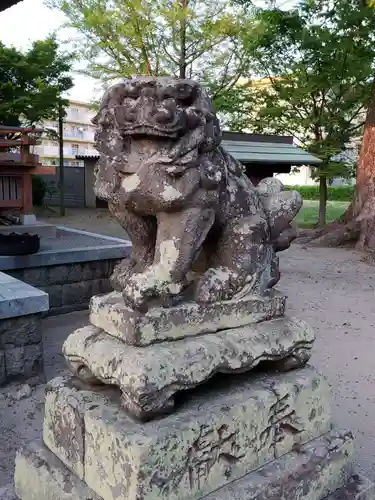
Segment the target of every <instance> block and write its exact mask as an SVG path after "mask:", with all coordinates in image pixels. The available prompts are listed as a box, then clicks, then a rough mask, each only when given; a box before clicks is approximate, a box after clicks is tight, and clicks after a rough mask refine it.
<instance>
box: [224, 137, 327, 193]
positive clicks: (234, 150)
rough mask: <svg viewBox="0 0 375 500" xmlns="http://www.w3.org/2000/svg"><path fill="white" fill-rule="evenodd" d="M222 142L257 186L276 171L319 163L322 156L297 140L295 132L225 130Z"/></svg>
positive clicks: (281, 171)
mask: <svg viewBox="0 0 375 500" xmlns="http://www.w3.org/2000/svg"><path fill="white" fill-rule="evenodd" d="M221 144H222V146H223V147H224V148H225V149H226V150H227V151H228V153H230V154H231V155H232V156H233V157H234V158H236V160H239V161H240V162H241V163H242V164H243V165H244V167H245V168H246V175H247V176H248V177H249V179H250V180H251V182H252V183H253V184H254V185H255V186H256V185H257V184H258V183H259V182H260V181H261V180H262V179H265V178H266V177H273V176H274V175H275V174H289V173H290V172H291V170H292V167H299V166H304V165H305V166H317V165H319V163H321V160H320V159H319V158H317V157H316V156H313V155H312V154H310V153H308V152H307V151H304V150H303V149H301V148H299V147H297V146H295V145H294V144H293V137H292V136H280V135H265V134H264V135H262V134H247V133H243V132H229V131H224V132H223V140H222V143H221Z"/></svg>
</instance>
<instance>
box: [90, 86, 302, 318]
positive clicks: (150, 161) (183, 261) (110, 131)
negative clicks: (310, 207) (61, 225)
mask: <svg viewBox="0 0 375 500" xmlns="http://www.w3.org/2000/svg"><path fill="white" fill-rule="evenodd" d="M93 122H94V123H95V124H96V125H97V132H96V147H97V149H98V150H99V152H100V155H101V156H100V160H99V163H98V165H97V169H96V183H95V192H96V195H97V196H98V197H99V198H102V199H104V200H107V201H108V204H109V209H110V211H111V213H112V215H113V216H114V217H115V218H116V219H117V221H118V222H119V223H120V224H121V226H122V227H123V228H124V230H125V231H126V233H127V234H128V236H129V237H130V239H131V241H132V244H133V251H132V256H131V258H130V259H128V260H126V261H124V262H122V263H121V264H120V265H119V266H118V267H117V268H116V269H115V272H114V274H113V276H112V284H113V286H114V288H115V289H116V290H118V291H120V290H121V291H122V293H123V296H124V299H125V302H126V303H127V304H128V305H129V306H131V307H133V308H136V309H142V308H144V307H147V304H149V303H159V304H166V305H168V304H173V303H174V302H175V301H178V300H180V299H181V298H182V297H184V298H185V299H186V298H190V299H191V300H195V301H198V302H203V303H208V302H214V301H220V300H230V299H236V298H240V297H243V296H244V295H247V294H260V295H264V294H266V293H267V290H269V289H270V288H271V287H273V286H274V285H275V284H276V283H277V282H278V280H279V269H278V258H277V256H276V252H277V251H278V250H283V249H285V248H287V247H288V246H289V245H290V242H291V241H292V239H294V231H293V228H292V226H291V222H292V220H293V218H294V217H295V215H296V214H297V212H298V211H299V209H300V208H301V205H302V200H301V198H300V196H299V194H298V193H296V192H293V191H283V186H282V184H281V183H280V182H279V181H278V180H276V179H274V178H270V179H265V180H264V181H262V182H261V183H260V184H259V185H258V186H257V187H254V186H253V185H252V183H251V182H250V180H249V179H248V178H247V177H246V176H245V175H244V173H243V167H242V166H241V164H239V163H238V162H237V161H236V160H234V159H233V158H232V157H231V156H230V155H229V154H228V153H227V152H226V151H225V150H224V149H223V148H222V147H221V146H220V140H221V133H220V126H219V121H218V119H217V117H216V115H215V112H214V110H213V106H212V102H211V100H210V98H209V97H208V95H207V94H206V92H205V91H204V90H203V89H202V87H201V86H200V85H199V84H198V83H196V82H194V81H191V80H178V79H172V78H166V77H161V78H153V77H140V78H135V79H131V80H125V81H123V82H122V83H120V84H117V85H115V86H113V87H112V88H110V89H109V90H108V92H107V93H106V94H105V96H104V98H103V100H102V103H101V106H100V110H99V112H98V114H97V116H96V117H95V118H94V120H93Z"/></svg>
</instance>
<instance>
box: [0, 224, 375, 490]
mask: <svg viewBox="0 0 375 500" xmlns="http://www.w3.org/2000/svg"><path fill="white" fill-rule="evenodd" d="M103 221H104V225H105V228H106V230H107V231H106V233H105V234H109V235H110V236H117V237H118V236H121V234H119V230H120V231H121V228H118V227H116V226H113V227H110V226H109V225H108V220H107V222H105V218H98V217H97V216H95V217H94V216H93V217H92V218H91V224H93V227H90V226H89V224H88V221H87V218H86V219H85V220H83V221H82V220H81V221H77V220H74V221H73V223H74V226H71V227H77V225H82V226H81V227H78V228H79V229H81V228H82V229H87V230H89V231H94V232H103V234H104V231H103V230H102V229H103V228H102V226H101V225H102V224H103ZM66 225H68V224H66ZM98 225H99V226H100V230H99V228H98V229H96V230H95V227H98ZM112 230H113V232H111V231H112ZM280 258H281V269H282V273H283V276H282V280H281V283H280V286H279V288H280V289H281V290H283V291H285V292H287V294H288V296H289V300H288V313H289V314H290V315H294V316H298V317H300V318H303V319H305V320H306V321H308V322H309V323H310V325H311V326H312V327H313V328H314V329H315V332H316V337H317V339H316V344H315V350H314V353H313V357H312V360H311V362H312V364H314V365H315V366H316V367H317V369H318V370H319V371H320V372H322V373H323V374H324V375H325V376H326V377H327V379H328V381H329V383H330V385H331V389H332V394H333V399H332V404H333V413H334V418H335V421H336V423H337V424H338V425H339V426H340V427H342V428H344V429H351V430H352V431H353V432H354V434H355V437H356V452H357V461H358V464H359V467H360V469H361V470H362V471H363V472H364V473H365V474H366V475H367V476H368V477H370V478H371V479H372V480H374V481H375V426H374V424H373V421H374V416H375V373H374V355H375V327H374V325H375V305H374V302H375V300H374V299H375V291H374V286H375V267H372V266H369V265H367V264H365V263H363V262H361V258H362V256H361V255H360V254H358V253H355V252H353V251H349V250H336V249H309V250H307V249H304V248H302V247H300V246H298V245H295V246H293V247H292V248H291V249H290V250H288V251H287V252H284V253H282V254H280ZM86 321H87V313H73V314H70V315H65V316H64V317H62V316H60V317H56V318H49V319H47V320H45V321H44V337H45V356H46V368H47V378H48V379H49V378H51V377H53V376H55V375H56V374H60V373H62V371H63V370H64V369H65V367H64V362H63V358H62V355H61V344H62V342H63V340H64V339H65V338H66V336H67V335H69V333H70V332H71V331H72V330H73V329H74V328H77V327H79V326H81V325H83V324H84V323H85V322H86ZM7 392H9V388H8V389H7V388H5V389H4V390H2V391H1V392H0V414H1V416H2V418H1V421H0V487H1V486H2V485H5V484H7V483H9V482H11V481H12V475H13V461H14V455H15V452H16V450H17V448H18V447H19V446H20V445H21V444H22V443H23V442H24V441H25V440H28V439H36V438H39V437H40V432H41V424H42V410H43V396H44V386H39V387H37V388H34V389H33V394H32V396H31V397H29V398H27V399H24V400H21V401H19V402H11V401H9V399H8V398H7V397H6V396H5V395H6V393H7Z"/></svg>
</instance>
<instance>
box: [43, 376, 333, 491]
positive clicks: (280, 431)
mask: <svg viewBox="0 0 375 500" xmlns="http://www.w3.org/2000/svg"><path fill="white" fill-rule="evenodd" d="M77 383H78V385H77ZM330 427H331V414H330V404H329V391H328V387H327V385H326V383H325V381H324V379H322V377H321V376H320V375H318V374H317V373H316V372H315V371H314V370H313V369H312V368H311V367H305V368H304V369H300V370H296V371H294V372H290V373H286V374H275V375H260V374H259V375H249V374H243V375H239V376H238V377H232V382H228V380H227V379H225V378H224V379H221V380H220V379H218V380H215V381H213V382H212V384H211V387H210V388H208V387H207V386H206V387H204V388H200V389H199V390H198V389H196V390H195V391H194V392H192V393H186V394H184V402H183V403H182V405H181V407H179V408H178V409H177V411H176V412H174V413H173V414H171V415H168V416H166V417H164V418H162V419H160V420H153V421H151V422H147V423H142V424H141V423H139V422H136V421H134V420H132V419H131V418H130V417H129V416H127V415H126V414H125V412H124V410H123V408H122V407H121V405H120V404H119V396H118V394H117V395H116V393H115V392H113V391H111V390H110V389H108V390H105V391H103V393H102V394H95V393H93V392H90V391H87V390H82V388H80V383H79V381H77V380H76V379H71V378H70V379H69V378H58V379H55V380H54V381H53V382H52V383H51V384H50V386H49V387H48V389H47V393H46V405H45V420H44V432H43V436H44V443H45V444H46V445H47V446H48V448H50V450H51V451H52V452H53V453H54V454H55V455H56V456H57V457H58V458H60V460H61V461H62V462H63V463H64V464H65V465H66V466H67V467H68V468H69V469H70V470H71V471H73V472H74V473H75V474H77V475H78V476H79V477H80V478H81V479H83V480H84V481H85V482H86V484H87V485H88V486H89V487H90V488H91V489H92V490H93V491H95V493H96V494H98V495H99V496H101V497H103V498H104V499H105V500H120V499H124V500H125V499H126V500H138V499H143V500H156V499H160V498H162V499H163V500H184V499H186V500H190V499H197V498H201V497H202V496H204V495H205V494H208V493H210V492H212V491H214V490H216V489H217V488H220V487H221V486H224V485H226V484H228V483H230V482H232V481H234V480H235V479H237V478H239V477H242V476H244V475H245V474H247V473H249V472H251V471H253V470H255V469H258V468H259V467H261V466H263V465H264V464H265V463H267V462H269V461H272V460H274V459H277V458H279V457H280V456H282V455H284V454H285V453H288V452H290V451H291V450H292V449H293V448H294V447H299V446H301V444H303V443H306V442H308V441H310V440H311V439H315V438H316V437H318V436H320V435H322V434H324V433H326V432H328V431H329V430H330ZM341 484H343V483H340V485H339V486H341Z"/></svg>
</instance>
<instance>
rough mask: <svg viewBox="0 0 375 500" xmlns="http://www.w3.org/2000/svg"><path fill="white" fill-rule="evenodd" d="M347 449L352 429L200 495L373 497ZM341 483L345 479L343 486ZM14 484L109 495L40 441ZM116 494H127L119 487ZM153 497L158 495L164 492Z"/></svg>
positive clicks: (88, 496) (291, 499)
mask: <svg viewBox="0 0 375 500" xmlns="http://www.w3.org/2000/svg"><path fill="white" fill-rule="evenodd" d="M351 448H352V439H351V436H350V434H347V433H336V432H335V433H329V434H326V435H324V436H323V437H321V438H318V439H316V440H313V441H311V442H310V443H308V444H306V445H303V446H301V447H300V448H299V449H298V450H297V449H296V450H294V451H292V452H290V453H288V454H287V455H284V456H283V457H281V458H279V459H277V460H274V461H273V462H271V463H269V464H267V465H265V466H263V467H262V468H260V469H258V470H257V471H255V472H252V473H251V474H248V475H246V476H244V477H243V478H241V479H239V480H237V481H235V482H233V483H231V484H230V485H228V486H225V487H223V488H221V489H219V490H217V491H215V492H214V493H212V494H210V495H208V496H206V497H204V500H275V499H277V500H297V499H298V500H323V499H324V500H375V485H374V484H373V483H371V482H370V481H368V480H367V479H365V478H363V477H360V476H352V467H351V461H350V454H351ZM344 483H347V484H346V485H345V486H343V484H344ZM15 487H16V493H17V495H18V497H19V498H20V499H21V500H107V498H108V497H104V498H103V497H99V496H97V495H96V494H95V493H94V492H93V491H92V490H90V489H89V488H88V487H87V486H86V484H85V483H84V482H83V481H81V480H79V479H78V478H77V477H76V476H75V475H74V474H72V473H71V472H70V471H69V470H68V469H67V468H66V467H65V466H64V465H63V464H62V463H61V462H60V461H59V460H58V459H57V458H56V457H55V456H54V455H53V453H51V452H50V451H49V450H47V448H45V447H44V446H43V445H41V444H31V445H28V447H26V448H23V449H21V450H20V451H19V452H18V454H17V458H16V472H15ZM116 498H117V500H127V498H128V497H127V496H126V494H123V493H122V492H118V495H117V497H116ZM139 498H143V497H139ZM154 498H155V500H156V499H157V500H160V499H164V496H163V495H161V494H160V495H159V496H155V497H154ZM191 498H197V497H191Z"/></svg>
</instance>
